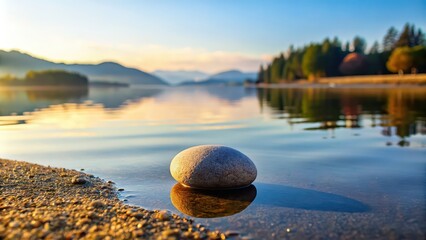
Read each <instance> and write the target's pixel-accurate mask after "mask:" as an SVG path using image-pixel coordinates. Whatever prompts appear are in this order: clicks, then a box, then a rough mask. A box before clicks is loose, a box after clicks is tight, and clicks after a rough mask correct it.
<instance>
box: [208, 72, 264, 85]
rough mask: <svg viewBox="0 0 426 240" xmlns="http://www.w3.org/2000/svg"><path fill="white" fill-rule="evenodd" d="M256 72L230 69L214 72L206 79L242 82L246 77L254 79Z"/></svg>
mask: <svg viewBox="0 0 426 240" xmlns="http://www.w3.org/2000/svg"><path fill="white" fill-rule="evenodd" d="M256 75H257V73H250V72H248V73H244V72H241V71H238V70H230V71H225V72H220V73H216V74H214V75H211V76H210V77H209V78H208V79H207V81H208V80H212V79H215V80H224V81H227V82H240V83H242V82H244V81H245V80H247V79H252V80H253V79H256Z"/></svg>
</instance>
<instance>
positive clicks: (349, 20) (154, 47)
mask: <svg viewBox="0 0 426 240" xmlns="http://www.w3.org/2000/svg"><path fill="white" fill-rule="evenodd" d="M407 22H409V23H413V24H415V25H416V27H420V28H422V30H423V31H425V30H426V29H425V26H426V1H425V0H399V1H397V0H374V1H373V0H298V1H296V0H257V1H255V0H179V1H176V0H155V1H154V0H152V1H150V0H140V1H136V0H91V1H89V0H58V1H52V0H37V1H34V0H0V30H1V35H0V49H3V50H12V49H14V50H19V51H23V52H26V53H29V54H32V55H34V56H37V57H42V58H45V59H48V60H52V61H57V62H66V63H75V62H79V63H100V62H102V61H116V62H118V63H121V64H124V65H126V66H130V67H136V68H139V69H141V70H145V71H154V70H157V69H163V70H201V71H205V72H208V73H214V72H218V71H223V70H228V69H239V70H242V71H257V70H258V68H259V65H260V64H262V63H265V62H267V61H269V60H270V59H271V58H272V57H273V56H274V55H278V54H279V53H280V52H283V51H286V50H287V49H288V47H289V46H290V45H294V46H295V47H298V46H303V45H305V44H309V43H310V42H319V41H322V40H323V39H324V38H326V37H330V38H333V37H334V36H337V37H339V39H340V40H341V41H343V42H345V41H349V40H351V39H353V37H354V36H356V35H358V36H361V37H364V38H365V39H366V40H367V43H368V44H369V45H370V46H371V44H372V43H373V42H374V41H375V40H378V41H379V42H381V41H382V39H383V36H384V35H385V33H386V31H387V29H389V27H391V26H394V27H396V28H397V29H398V30H400V29H402V27H403V25H404V24H405V23H407Z"/></svg>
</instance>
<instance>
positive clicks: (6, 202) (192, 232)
mask: <svg viewBox="0 0 426 240" xmlns="http://www.w3.org/2000/svg"><path fill="white" fill-rule="evenodd" d="M0 190H1V191H0V200H1V201H0V239H5V240H6V239H41V238H42V239H81V238H87V239H182V238H183V239H188V238H192V239H225V238H226V237H227V236H226V235H225V234H224V233H221V232H219V231H210V230H208V229H207V228H205V227H204V226H202V225H200V224H195V223H194V222H193V220H192V219H189V218H185V217H181V216H179V215H176V214H172V213H170V212H169V211H166V210H146V209H143V208H141V207H136V206H130V205H126V204H125V203H124V202H123V201H121V200H120V199H119V198H118V196H119V195H118V190H117V188H116V187H115V184H114V183H113V182H111V181H108V182H106V181H104V180H102V179H100V178H98V177H95V176H93V175H91V174H86V173H83V172H79V171H76V170H68V169H64V168H53V167H50V166H48V167H46V166H42V165H38V164H32V163H27V162H23V161H15V160H6V159H0Z"/></svg>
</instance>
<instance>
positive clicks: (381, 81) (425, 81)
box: [256, 74, 426, 88]
mask: <svg viewBox="0 0 426 240" xmlns="http://www.w3.org/2000/svg"><path fill="white" fill-rule="evenodd" d="M256 87H259V88H330V87H332V88H395V87H398V88H401V87H404V88H413V87H416V88H418V87H421V88H426V74H405V75H397V74H392V75H362V76H345V77H328V78H320V79H318V80H316V81H308V80H299V81H297V82H292V83H285V82H283V83H274V84H265V83H260V84H257V85H256Z"/></svg>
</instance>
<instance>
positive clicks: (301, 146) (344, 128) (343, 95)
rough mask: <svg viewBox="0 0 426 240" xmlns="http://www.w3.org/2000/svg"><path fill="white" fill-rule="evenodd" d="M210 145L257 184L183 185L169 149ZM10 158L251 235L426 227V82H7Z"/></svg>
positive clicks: (373, 234) (401, 234)
mask: <svg viewBox="0 0 426 240" xmlns="http://www.w3.org/2000/svg"><path fill="white" fill-rule="evenodd" d="M200 144H220V145H226V146H230V147H233V148H236V149H238V150H240V151H241V152H243V153H244V154H246V155H247V156H249V157H250V158H251V159H252V160H253V162H254V163H255V164H256V166H257V169H258V177H257V179H256V181H255V182H254V183H253V186H251V187H250V188H247V189H242V190H238V191H228V192H217V193H216V192H215V193H212V192H203V191H189V190H188V189H183V188H181V187H180V186H179V185H175V184H176V182H175V181H174V180H173V178H172V177H171V176H170V173H169V164H170V161H171V159H172V158H173V157H174V155H176V154H177V153H178V152H180V151H181V150H183V149H185V148H188V147H190V146H194V145H200ZM0 157H1V158H7V159H18V160H24V161H28V162H33V163H39V164H44V165H51V166H56V167H66V168H72V169H78V170H80V169H84V171H85V172H87V173H91V174H95V175H97V176H100V177H101V178H104V179H107V180H112V181H114V182H116V184H117V187H119V188H124V189H125V191H124V192H123V193H122V198H123V200H125V201H127V202H128V203H129V204H134V205H139V206H142V207H145V208H148V209H157V208H160V209H169V210H170V211H172V212H174V213H177V214H180V215H185V216H188V215H189V216H192V217H194V218H195V219H196V221H197V222H199V223H202V224H204V225H207V226H208V227H209V228H211V229H215V228H217V229H223V230H228V229H231V230H235V231H238V232H240V233H241V235H243V236H250V237H252V238H255V239H259V238H271V239H273V238H276V239H283V238H296V239H300V238H302V239H303V238H305V239H324V238H345V237H346V238H357V239H362V238H366V239H374V238H407V239H424V237H425V229H426V219H425V213H426V209H425V206H426V200H425V194H426V192H425V189H426V88H390V89H362V88H358V89H349V88H344V89H308V88H306V89H259V90H258V89H251V88H243V87H210V88H203V87H170V88H162V89H161V88H160V89H154V88H153V89H146V88H136V87H132V88H89V89H74V90H58V89H29V88H21V89H0Z"/></svg>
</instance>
